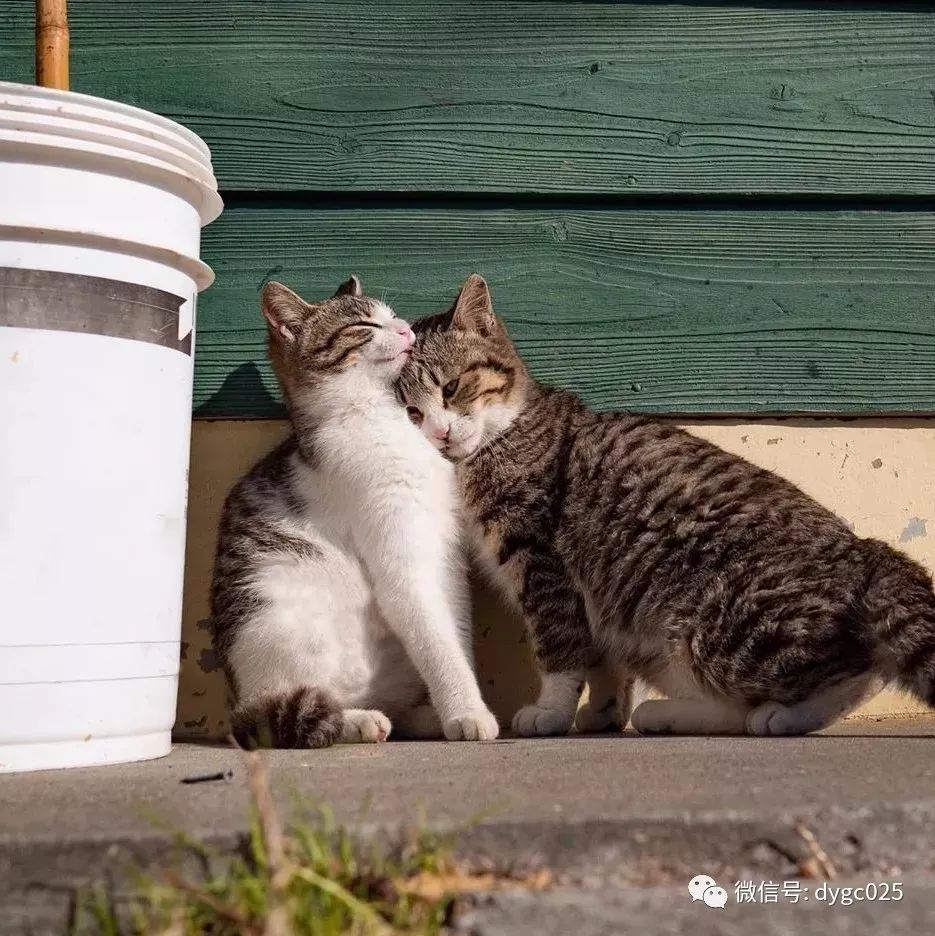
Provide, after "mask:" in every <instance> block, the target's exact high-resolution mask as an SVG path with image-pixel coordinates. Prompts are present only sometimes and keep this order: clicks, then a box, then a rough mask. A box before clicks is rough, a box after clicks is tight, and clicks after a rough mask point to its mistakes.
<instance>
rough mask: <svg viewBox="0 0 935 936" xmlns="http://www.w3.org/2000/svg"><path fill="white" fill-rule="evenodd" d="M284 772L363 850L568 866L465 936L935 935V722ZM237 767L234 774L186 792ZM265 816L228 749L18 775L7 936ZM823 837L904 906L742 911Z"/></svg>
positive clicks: (507, 901) (6, 893) (472, 915)
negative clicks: (376, 841)
mask: <svg viewBox="0 0 935 936" xmlns="http://www.w3.org/2000/svg"><path fill="white" fill-rule="evenodd" d="M268 758H269V764H270V768H271V774H272V779H273V783H274V786H275V789H276V793H277V796H278V798H279V800H280V802H281V803H282V804H283V807H284V809H285V810H286V811H288V810H289V809H291V808H293V806H292V804H293V803H294V801H295V797H296V795H300V796H301V797H302V799H303V800H304V801H306V802H312V803H315V802H319V803H323V804H327V805H328V806H329V807H330V808H331V809H332V810H333V811H334V812H335V814H336V815H337V816H338V818H339V819H341V820H343V821H345V822H347V823H348V824H350V825H351V826H352V827H353V828H354V829H356V830H357V831H358V832H359V833H360V834H362V835H381V836H390V837H394V836H397V835H399V834H400V832H401V831H402V830H404V829H406V828H411V827H413V826H416V825H428V826H429V827H432V828H436V829H443V830H457V831H456V834H455V842H456V845H455V848H456V850H457V851H458V853H459V854H460V855H461V856H462V857H463V858H464V859H465V860H466V861H468V862H470V863H472V864H476V865H482V866H493V867H496V868H501V869H517V868H521V869H522V868H536V867H546V868H548V869H549V870H550V871H551V872H552V875H553V878H554V880H555V882H556V885H555V887H554V888H552V889H551V890H549V891H547V892H545V893H528V892H516V893H508V894H497V895H493V896H489V897H486V898H483V899H482V900H479V901H476V902H475V904H474V905H472V906H470V907H468V908H466V909H465V912H464V913H463V914H462V916H461V917H459V919H458V927H459V928H460V929H461V930H462V931H464V932H470V933H474V934H477V936H482V934H500V933H503V934H506V933H519V934H523V933H529V934H530V936H533V934H536V936H538V934H546V933H556V934H558V933H562V934H564V933H569V932H575V933H576V934H577V936H581V934H589V933H595V934H596V933H618V932H621V933H622V932H631V931H633V930H634V929H637V928H638V929H639V930H641V931H643V932H646V933H650V934H652V933H655V932H659V933H677V932H683V931H685V932H687V931H689V930H691V931H692V933H693V934H695V936H698V934H703V933H705V932H707V931H709V930H710V932H721V933H732V932H734V931H737V932H740V931H741V930H743V931H744V932H749V931H750V930H751V927H752V928H753V929H755V930H756V931H763V932H777V933H785V932H789V933H792V932H794V933H797V934H799V933H806V932H810V931H811V930H812V929H813V928H814V930H815V932H816V933H817V932H821V933H826V932H831V933H833V932H835V931H836V929H837V928H843V926H844V925H845V924H846V925H847V926H848V927H850V928H851V931H853V932H858V933H861V932H867V933H870V932H876V931H879V930H883V931H886V932H888V933H897V932H901V931H906V932H909V931H916V932H922V931H926V930H927V931H929V932H932V931H935V929H933V923H935V851H933V842H935V717H930V718H924V717H922V718H914V719H911V720H900V719H884V720H877V721H875V720H862V721H853V722H845V723H843V724H841V725H839V726H837V727H835V728H834V729H832V730H830V731H828V732H825V733H823V734H821V735H815V736H811V737H807V738H790V739H767V738H640V737H637V736H635V735H626V736H624V737H620V736H616V737H610V736H599V737H568V738H556V739H540V740H520V739H504V740H501V741H498V742H495V743H492V744H444V743H434V742H431V743H429V742H421V743H419V742H390V743H387V744H383V745H378V746H371V745H367V746H364V745H359V746H345V747H336V748H332V749H330V750H327V751H299V752H290V751H279V752H272V753H270V754H269V755H268ZM226 771H233V777H232V779H229V780H227V779H225V780H214V781H207V782H201V783H194V784H185V783H182V782H181V781H182V780H183V779H184V778H188V777H193V776H197V775H202V774H211V773H214V772H226ZM246 822H247V796H246V789H245V776H244V771H243V767H242V764H241V763H240V761H239V755H238V753H237V752H235V751H232V750H230V749H227V748H224V747H209V746H199V745H179V746H177V747H176V749H175V750H174V751H173V753H172V755H171V756H170V757H167V758H165V759H163V760H159V761H151V762H148V763H141V764H131V765H125V766H115V767H106V768H90V769H83V770H72V771H59V772H48V773H39V774H29V775H24V774H19V775H4V776H0V933H13V932H34V933H40V932H50V933H51V932H60V931H61V929H60V926H61V922H62V919H63V914H64V912H65V909H66V908H67V896H66V894H65V891H64V890H63V889H65V888H68V887H73V886H74V885H76V884H78V883H81V882H82V881H87V880H89V879H93V878H99V877H104V878H107V877H109V876H110V875H114V874H117V875H119V874H120V873H122V872H123V871H124V870H125V869H126V868H127V866H128V865H129V864H140V863H141V864H148V863H151V862H159V861H164V860H166V857H167V854H168V851H169V843H170V841H171V838H172V835H173V833H174V832H176V831H179V830H182V831H184V832H185V833H187V834H189V835H196V836H201V837H204V838H206V839H208V840H210V841H213V842H216V843H217V844H220V845H224V844H232V843H233V842H235V841H236V839H237V837H238V836H239V835H240V834H241V833H243V831H244V830H245V828H246ZM812 840H814V841H816V842H817V843H818V845H819V846H820V847H821V848H822V849H823V850H824V851H825V852H827V854H828V857H829V858H830V860H831V862H832V863H833V865H834V866H835V869H836V871H837V874H838V877H837V879H836V880H835V882H834V885H835V886H842V882H843V884H846V885H848V886H859V885H862V884H866V883H867V882H868V881H870V880H874V881H880V882H883V881H886V882H892V881H901V882H903V884H904V893H905V896H904V897H903V899H902V900H901V901H898V902H897V901H890V902H883V901H877V902H870V901H856V902H855V903H854V904H853V905H852V906H849V907H842V906H840V905H838V906H835V907H829V906H828V905H827V901H824V902H822V901H820V900H818V899H817V898H816V896H813V899H812V902H811V903H809V904H807V905H806V903H805V902H804V901H801V900H800V902H799V904H797V905H793V904H792V903H791V902H790V900H789V899H783V898H780V900H779V902H778V903H776V904H766V905H764V904H762V903H756V904H744V905H737V904H736V902H735V891H734V884H735V883H736V882H737V881H742V880H756V881H761V880H772V881H775V882H784V881H787V880H792V879H793V878H795V876H796V874H797V873H799V872H800V871H802V870H805V871H808V870H809V868H813V867H814V858H813V854H814V845H813V844H810V842H811V841H812ZM701 873H704V874H708V875H711V876H712V877H714V878H715V879H716V880H717V881H718V883H720V884H722V885H723V886H724V887H725V888H726V889H727V891H728V895H729V903H728V906H727V907H726V908H725V909H723V910H719V909H715V908H708V907H705V906H704V905H703V903H701V902H695V903H693V902H692V901H691V899H690V897H689V895H688V892H687V890H686V885H687V882H688V881H689V879H690V878H692V877H694V876H695V875H697V874H701ZM819 883H820V882H819V881H816V880H806V881H805V882H804V884H805V885H807V886H809V887H812V888H814V887H816V886H817V885H818V884H819ZM637 923H638V926H636V925H635V924H637ZM27 927H30V928H27Z"/></svg>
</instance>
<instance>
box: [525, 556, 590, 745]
mask: <svg viewBox="0 0 935 936" xmlns="http://www.w3.org/2000/svg"><path fill="white" fill-rule="evenodd" d="M518 572H519V569H514V570H512V573H511V574H513V575H514V576H515V575H517V574H518ZM521 578H522V581H523V589H522V593H521V605H522V609H523V617H524V620H525V623H526V628H527V630H528V631H529V634H530V636H531V638H532V647H533V652H534V654H535V657H536V663H537V664H538V666H539V671H540V675H541V677H542V687H541V689H540V691H539V697H538V698H537V699H536V701H535V703H534V704H533V705H524V706H523V707H522V708H521V709H520V710H519V711H518V712H517V713H516V715H514V716H513V731H515V732H516V733H517V734H518V735H523V736H524V737H531V736H534V735H561V734H567V733H568V732H569V730H570V729H571V726H572V724H573V723H574V720H575V713H576V712H577V710H578V700H579V699H580V698H581V691H582V689H584V680H585V676H586V660H587V656H588V653H589V650H590V646H591V631H590V628H589V627H588V622H587V617H586V615H585V610H584V602H583V600H582V599H581V596H580V595H579V594H578V593H577V591H575V589H574V587H573V586H572V585H571V584H570V582H569V581H568V577H567V574H566V572H565V569H564V567H563V566H562V564H561V561H560V560H559V559H558V557H557V556H553V555H550V554H547V553H533V554H528V555H527V556H525V561H524V563H523V566H522V575H521Z"/></svg>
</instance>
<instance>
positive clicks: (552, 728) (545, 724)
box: [513, 705, 575, 738]
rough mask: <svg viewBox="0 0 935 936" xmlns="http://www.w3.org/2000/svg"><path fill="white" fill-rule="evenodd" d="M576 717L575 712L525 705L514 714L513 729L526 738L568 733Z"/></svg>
mask: <svg viewBox="0 0 935 936" xmlns="http://www.w3.org/2000/svg"><path fill="white" fill-rule="evenodd" d="M574 717H575V716H574V712H571V713H568V712H564V711H561V710H559V709H550V708H542V707H541V706H538V705H524V706H523V707H522V708H521V709H520V710H519V711H518V712H517V713H516V714H515V715H514V716H513V731H514V732H516V734H518V735H522V737H524V738H533V737H541V736H544V735H563V734H568V732H569V731H570V730H571V724H572V721H574Z"/></svg>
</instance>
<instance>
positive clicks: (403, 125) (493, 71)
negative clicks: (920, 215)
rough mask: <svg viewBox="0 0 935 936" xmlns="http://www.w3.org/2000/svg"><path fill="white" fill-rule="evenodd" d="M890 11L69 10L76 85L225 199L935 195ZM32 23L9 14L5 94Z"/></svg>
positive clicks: (927, 67) (170, 2)
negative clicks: (204, 170)
mask: <svg viewBox="0 0 935 936" xmlns="http://www.w3.org/2000/svg"><path fill="white" fill-rule="evenodd" d="M886 6H887V5H886V4H883V3H881V4H880V6H879V8H876V9H875V8H874V7H873V6H872V5H858V6H854V5H849V4H843V5H841V6H839V5H838V4H828V3H824V2H819V0H816V2H815V3H814V4H812V5H811V6H809V5H807V4H805V5H803V4H801V3H799V4H794V5H791V6H789V7H783V6H782V5H779V4H765V5H764V8H758V7H757V6H756V5H753V4H750V5H747V4H727V3H725V4H724V5H720V6H719V5H712V4H708V3H705V4H696V5H692V4H691V3H688V4H686V5H678V4H673V3H668V2H667V3H658V4H653V3H626V2H621V3H608V2H591V3H587V2H538V0H433V2H425V0H381V2H380V3H379V4H374V3H373V2H364V0H357V2H334V0H321V2H317V0H308V2H286V0H268V2H255V0H213V2H211V3H210V4H206V3H196V2H192V0H161V2H159V3H155V2H151V0H129V2H124V0H121V2H118V0H82V2H80V3H74V4H72V5H71V7H70V14H71V22H72V82H73V88H74V90H77V91H84V92H87V93H90V94H95V95H100V96H103V97H109V98H114V99H117V100H121V101H128V102H131V103H134V104H139V105H141V106H143V107H146V108H149V109H152V110H155V111H158V112H160V113H163V114H166V115H168V116H170V117H174V118H176V119H178V120H180V121H182V122H183V123H185V124H187V125H188V126H190V127H191V128H192V129H194V130H195V131H197V132H198V133H200V134H201V135H202V136H203V137H204V138H205V140H207V142H208V143H209V144H210V146H211V148H212V151H213V153H214V158H215V161H216V166H217V171H218V176H219V179H220V183H221V186H222V188H224V189H238V190H305V191H358V190H387V191H468V192H479V191H485V192H549V193H552V192H565V193H571V192H574V193H593V194H607V193H614V194H616V195H619V196H628V195H647V194H658V193H697V194H710V193H718V194H725V193H726V194H744V193H751V192H756V193H774V194H775V193H789V192H793V193H833V194H854V193H857V194H865V195H866V194H876V195H889V194H902V195H905V194H909V195H912V194H920V193H926V194H932V193H935V108H933V106H932V102H933V95H935V69H933V68H932V59H933V50H935V7H933V5H932V4H930V3H929V4H926V3H919V4H915V5H914V6H909V7H907V6H906V5H905V4H900V5H899V6H898V7H897V8H893V9H887V8H886ZM32 23H33V20H32V4H30V3H13V4H10V3H6V4H4V5H3V7H2V9H0V75H2V76H4V77H12V78H16V79H18V80H26V81H31V80H32V78H31V75H32V43H33V33H32Z"/></svg>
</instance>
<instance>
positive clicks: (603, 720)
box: [575, 701, 621, 733]
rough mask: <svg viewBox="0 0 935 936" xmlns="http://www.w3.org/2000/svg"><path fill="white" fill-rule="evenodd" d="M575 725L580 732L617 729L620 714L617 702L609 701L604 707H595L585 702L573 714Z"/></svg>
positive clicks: (619, 726) (618, 727)
mask: <svg viewBox="0 0 935 936" xmlns="http://www.w3.org/2000/svg"><path fill="white" fill-rule="evenodd" d="M575 727H576V728H577V729H578V731H580V732H582V733H588V732H592V731H611V730H613V731H619V730H620V728H621V725H620V716H619V713H618V712H617V704H616V702H615V701H611V702H610V703H608V705H606V706H604V708H600V709H599V708H595V707H594V706H592V705H591V703H590V702H585V704H584V705H582V706H581V708H579V709H578V714H577V715H575Z"/></svg>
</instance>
